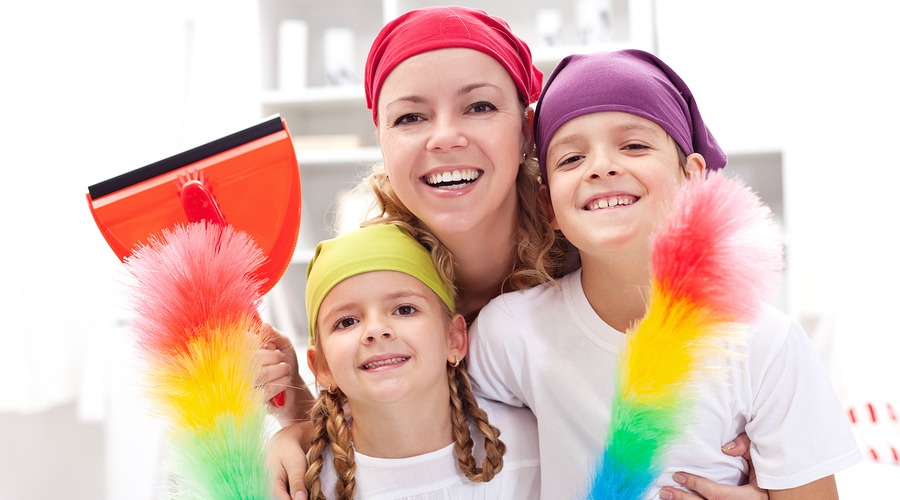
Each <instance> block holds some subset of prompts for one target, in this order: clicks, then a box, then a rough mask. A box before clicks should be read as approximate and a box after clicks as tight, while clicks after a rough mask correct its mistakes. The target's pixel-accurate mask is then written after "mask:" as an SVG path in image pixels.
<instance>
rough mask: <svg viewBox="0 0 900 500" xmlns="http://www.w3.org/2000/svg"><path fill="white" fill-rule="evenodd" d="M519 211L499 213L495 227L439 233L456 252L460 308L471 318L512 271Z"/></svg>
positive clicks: (449, 248) (491, 297)
mask: <svg viewBox="0 0 900 500" xmlns="http://www.w3.org/2000/svg"><path fill="white" fill-rule="evenodd" d="M517 215H518V213H517V212H516V211H514V212H513V213H512V214H511V215H510V216H508V217H505V218H503V217H498V218H497V219H498V220H497V221H495V223H494V224H491V227H478V228H475V229H473V230H470V231H467V232H465V233H453V234H447V235H439V234H436V236H437V237H438V238H439V239H440V240H441V243H443V244H444V246H446V247H447V249H448V250H450V252H451V253H452V255H453V265H454V269H455V271H456V280H455V281H456V287H457V289H458V292H459V307H458V309H459V312H460V313H461V314H462V315H463V316H465V317H466V320H467V321H471V320H473V319H474V318H475V316H476V315H477V314H478V311H480V310H481V308H482V307H484V305H485V304H487V303H488V302H490V300H491V299H493V298H494V297H496V296H497V295H500V292H501V289H502V287H503V284H504V283H503V282H504V281H505V280H506V279H507V278H508V277H509V274H510V272H511V271H512V267H513V263H514V256H515V246H516V219H517ZM504 220H505V221H506V222H505V223H504V222H503V221H504Z"/></svg>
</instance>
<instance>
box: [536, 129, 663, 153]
mask: <svg viewBox="0 0 900 500" xmlns="http://www.w3.org/2000/svg"><path fill="white" fill-rule="evenodd" d="M660 130H661V128H660ZM660 130H657V129H655V128H653V127H648V126H647V125H643V124H640V123H626V124H623V125H616V126H614V127H613V128H612V129H611V130H610V131H611V132H612V133H613V134H621V133H624V132H632V131H636V132H650V133H654V134H655V133H658V132H659V131H660ZM662 132H663V134H665V130H663V131H662ZM583 135H584V133H583V132H575V133H572V134H568V135H565V136H563V137H561V138H559V139H553V140H552V141H551V142H550V146H548V147H547V152H548V153H549V152H550V151H552V150H553V149H554V148H556V147H558V146H565V145H566V144H569V143H572V142H576V141H577V140H578V139H579V138H580V136H583Z"/></svg>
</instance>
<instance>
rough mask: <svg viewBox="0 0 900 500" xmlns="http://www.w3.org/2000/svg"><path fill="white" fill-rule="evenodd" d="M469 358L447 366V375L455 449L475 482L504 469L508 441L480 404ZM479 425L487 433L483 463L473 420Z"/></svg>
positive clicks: (461, 466) (463, 467)
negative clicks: (475, 450)
mask: <svg viewBox="0 0 900 500" xmlns="http://www.w3.org/2000/svg"><path fill="white" fill-rule="evenodd" d="M465 363H466V362H465V360H461V361H460V362H459V366H456V367H454V366H453V365H449V366H448V367H447V378H448V380H449V383H450V410H451V411H450V415H451V422H452V424H453V439H454V441H455V443H456V444H455V447H454V452H455V454H456V459H457V462H458V463H459V468H460V470H461V471H462V472H463V473H464V474H465V475H466V477H467V478H469V480H470V481H473V482H477V483H480V482H487V481H490V480H491V479H493V478H494V476H495V475H497V474H498V473H499V472H500V470H501V469H503V455H504V454H505V453H506V445H505V444H504V443H503V441H501V440H500V430H499V429H497V428H496V427H494V426H493V425H491V424H490V423H489V422H488V416H487V414H486V413H485V412H484V410H482V409H481V408H479V406H478V402H477V401H476V400H475V394H474V393H473V392H472V382H471V380H469V373H468V371H467V370H466V364H465ZM470 420H472V421H474V422H475V424H476V425H477V426H478V430H479V431H481V434H482V435H484V451H485V457H484V461H483V462H482V464H481V467H479V466H478V464H477V463H476V462H475V456H474V455H473V454H472V448H473V446H474V444H473V441H472V435H471V433H470V431H469V421H470Z"/></svg>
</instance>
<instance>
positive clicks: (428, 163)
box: [377, 48, 531, 237]
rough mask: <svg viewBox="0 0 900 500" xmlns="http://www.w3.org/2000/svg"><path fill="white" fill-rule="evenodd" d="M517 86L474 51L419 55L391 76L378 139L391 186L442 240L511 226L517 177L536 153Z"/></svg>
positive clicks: (382, 97) (381, 102) (383, 100)
mask: <svg viewBox="0 0 900 500" xmlns="http://www.w3.org/2000/svg"><path fill="white" fill-rule="evenodd" d="M524 116H525V110H524V107H523V106H522V105H521V104H520V101H519V98H518V96H517V93H516V86H515V84H514V83H513V80H512V78H511V77H510V76H509V74H508V73H507V71H506V70H505V69H504V68H503V66H502V65H500V63H499V62H497V61H496V60H495V59H494V58H492V57H490V56H488V55H486V54H484V53H482V52H479V51H476V50H471V49H459V48H453V49H441V50H436V51H431V52H426V53H423V54H419V55H416V56H413V57H411V58H409V59H407V60H406V61H404V62H403V63H401V64H400V65H398V66H397V67H396V68H395V69H394V70H393V71H392V72H391V74H390V75H389V76H388V77H387V79H386V80H385V82H384V85H383V86H382V88H381V93H380V96H379V99H378V130H377V133H378V139H379V142H380V143H381V151H382V154H383V156H384V165H385V171H386V173H387V175H388V178H389V179H390V183H391V187H392V188H393V189H394V191H395V192H396V194H397V196H398V197H399V198H400V200H401V201H402V202H403V204H404V205H406V207H407V208H409V210H410V211H411V212H412V213H413V214H414V215H415V216H416V217H418V218H419V219H420V220H422V221H423V222H424V223H425V225H426V226H427V227H428V228H429V229H430V230H431V231H432V232H434V233H435V234H436V235H437V236H438V237H442V236H448V235H449V234H452V233H462V232H466V231H469V230H473V229H478V228H482V229H484V228H490V227H492V226H491V224H500V223H502V224H508V223H509V221H511V220H514V219H513V216H514V214H515V210H516V208H515V207H516V187H515V179H516V174H517V172H518V169H519V164H520V163H522V155H523V153H525V152H526V151H528V150H530V148H531V128H530V127H529V126H528V123H527V120H525V118H524Z"/></svg>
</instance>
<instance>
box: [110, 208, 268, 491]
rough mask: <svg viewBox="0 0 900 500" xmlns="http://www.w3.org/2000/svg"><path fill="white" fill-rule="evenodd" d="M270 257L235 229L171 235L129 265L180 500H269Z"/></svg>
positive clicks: (182, 230)
mask: <svg viewBox="0 0 900 500" xmlns="http://www.w3.org/2000/svg"><path fill="white" fill-rule="evenodd" d="M264 260H265V256H264V255H263V252H262V251H261V250H260V249H259V248H258V247H257V246H256V245H255V243H254V241H253V240H252V238H251V237H250V236H249V235H247V234H246V233H243V232H239V231H237V230H235V229H234V228H233V227H232V226H228V225H219V224H207V223H205V222H195V223H191V224H188V225H184V226H176V227H175V228H173V229H171V230H164V231H163V232H162V234H161V235H160V236H159V237H153V238H151V239H150V240H149V242H148V243H147V244H146V245H143V246H141V247H139V248H138V249H137V250H136V251H135V252H134V253H133V254H132V255H131V256H130V257H128V258H127V259H126V260H125V265H126V267H127V269H128V270H129V272H130V273H131V276H132V277H133V283H132V288H133V292H134V293H133V295H132V298H133V301H134V311H135V313H136V314H135V319H134V325H133V326H134V331H135V333H136V334H137V343H138V346H139V352H140V354H141V355H142V357H143V359H144V361H145V363H146V368H147V390H148V395H149V397H150V399H151V401H152V402H154V403H155V404H156V405H157V409H158V410H159V411H160V413H161V415H162V417H163V418H165V419H166V421H167V423H169V424H170V428H169V431H168V435H167V437H168V440H167V442H168V451H169V452H170V453H171V471H170V474H171V479H172V481H171V483H172V484H173V486H174V488H175V489H176V491H174V492H173V494H174V496H176V497H177V498H197V499H203V500H216V499H223V500H224V499H238V498H239V499H266V498H269V495H268V487H269V478H268V472H267V469H266V467H265V415H266V410H265V404H264V395H263V394H262V393H261V392H260V391H259V390H257V389H256V388H254V387H253V382H254V380H255V379H256V374H257V372H258V369H259V367H258V366H256V365H255V364H254V362H253V358H252V354H253V351H254V350H255V349H257V348H258V347H259V339H258V336H257V335H251V334H250V333H248V332H256V331H258V329H259V326H260V320H259V317H258V315H257V312H256V310H257V306H258V305H259V303H260V294H259V290H260V285H261V281H260V279H259V278H257V277H256V276H255V274H254V273H255V271H256V270H257V269H258V267H259V266H260V265H261V264H262V263H263V262H264Z"/></svg>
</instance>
